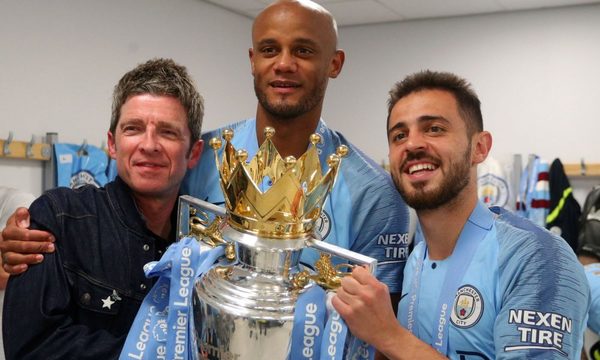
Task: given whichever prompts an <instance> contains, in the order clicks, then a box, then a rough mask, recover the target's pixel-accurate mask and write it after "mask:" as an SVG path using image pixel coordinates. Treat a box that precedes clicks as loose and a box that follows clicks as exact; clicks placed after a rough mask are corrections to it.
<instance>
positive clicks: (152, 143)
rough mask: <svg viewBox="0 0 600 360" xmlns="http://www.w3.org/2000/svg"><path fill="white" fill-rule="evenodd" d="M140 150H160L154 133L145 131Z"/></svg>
mask: <svg viewBox="0 0 600 360" xmlns="http://www.w3.org/2000/svg"><path fill="white" fill-rule="evenodd" d="M140 148H141V149H142V150H143V151H146V152H157V151H158V150H159V149H160V146H159V142H158V136H157V134H156V132H155V131H153V130H147V131H146V132H145V133H144V136H143V138H142V142H141V144H140Z"/></svg>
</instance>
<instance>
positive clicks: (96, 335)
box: [3, 178, 175, 360]
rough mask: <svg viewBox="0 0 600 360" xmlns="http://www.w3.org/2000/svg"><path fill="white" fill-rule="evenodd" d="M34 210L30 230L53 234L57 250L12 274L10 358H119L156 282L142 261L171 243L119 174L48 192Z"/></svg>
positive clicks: (7, 307) (7, 313) (6, 327)
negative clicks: (152, 226) (147, 219)
mask: <svg viewBox="0 0 600 360" xmlns="http://www.w3.org/2000/svg"><path fill="white" fill-rule="evenodd" d="M29 209H30V213H31V224H32V226H31V227H32V228H36V229H43V230H48V231H50V232H51V233H52V234H54V236H55V237H56V251H55V252H54V253H52V254H47V255H45V257H44V261H43V262H42V263H41V264H39V265H34V266H31V267H30V268H29V270H28V271H27V272H25V273H24V274H22V275H19V276H11V277H10V281H9V283H8V288H7V291H6V298H5V300H4V312H3V331H4V348H5V352H6V358H7V359H9V360H10V359H112V358H115V359H116V358H118V356H119V353H120V352H121V348H122V347H123V344H124V342H125V338H126V336H127V332H128V331H129V328H130V327H131V324H132V323H133V320H134V318H135V315H136V313H137V311H138V308H139V307H140V304H141V302H142V300H143V299H144V296H145V295H146V293H147V292H148V291H149V290H150V288H151V287H152V284H153V279H147V278H146V277H145V276H144V272H143V266H144V264H146V263H147V262H149V261H153V260H157V259H159V258H160V256H161V255H162V253H163V252H164V250H165V249H166V246H167V245H168V243H169V242H168V241H166V240H164V239H162V238H160V237H158V236H156V235H154V234H153V233H152V232H151V231H150V230H148V228H147V227H146V225H145V223H144V220H143V217H142V215H141V214H140V212H139V211H138V209H137V207H136V205H135V202H134V200H133V196H132V194H131V190H130V189H129V187H128V186H127V185H126V184H125V183H124V182H123V181H122V180H121V179H120V178H117V179H116V180H115V181H114V182H111V183H109V184H107V185H106V187H105V188H100V189H98V188H95V187H93V186H86V187H83V188H80V189H77V190H71V189H67V188H58V189H53V190H50V191H48V192H46V193H45V194H44V195H42V196H41V197H40V198H39V199H37V200H36V201H35V202H34V203H33V204H32V205H31V207H30V208H29ZM174 213H175V212H174ZM172 220H173V217H172ZM173 229H174V227H173ZM171 240H172V239H171Z"/></svg>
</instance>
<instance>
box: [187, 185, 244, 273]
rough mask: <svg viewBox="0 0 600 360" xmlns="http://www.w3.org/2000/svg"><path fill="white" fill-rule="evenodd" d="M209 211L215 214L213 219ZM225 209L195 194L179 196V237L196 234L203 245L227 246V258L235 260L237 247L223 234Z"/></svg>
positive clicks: (212, 246)
mask: <svg viewBox="0 0 600 360" xmlns="http://www.w3.org/2000/svg"><path fill="white" fill-rule="evenodd" d="M192 205H193V206H192ZM208 212H210V213H212V214H214V215H215V218H214V220H212V221H211V219H210V216H209V215H208ZM225 214H226V213H225V209H224V208H222V207H220V206H217V205H214V204H211V203H209V202H207V201H203V200H200V199H197V198H195V197H193V196H189V195H182V196H180V197H179V216H178V219H177V221H178V224H177V228H178V231H179V238H182V237H184V236H188V235H191V236H194V237H195V238H196V239H197V240H198V241H200V242H201V243H202V244H203V245H205V246H208V247H210V248H214V247H217V246H222V245H223V246H225V257H226V258H227V260H230V261H232V260H235V247H234V246H233V244H232V243H230V242H228V241H225V240H224V239H223V235H222V234H221V230H220V227H221V224H222V222H223V217H225Z"/></svg>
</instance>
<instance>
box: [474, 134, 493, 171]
mask: <svg viewBox="0 0 600 360" xmlns="http://www.w3.org/2000/svg"><path fill="white" fill-rule="evenodd" d="M473 137H474V139H473V149H472V152H473V164H475V165H477V164H481V163H482V162H483V161H484V160H485V159H486V158H487V157H488V154H489V153H490V150H491V149H492V134H490V133H489V131H482V132H480V133H477V134H475V135H473Z"/></svg>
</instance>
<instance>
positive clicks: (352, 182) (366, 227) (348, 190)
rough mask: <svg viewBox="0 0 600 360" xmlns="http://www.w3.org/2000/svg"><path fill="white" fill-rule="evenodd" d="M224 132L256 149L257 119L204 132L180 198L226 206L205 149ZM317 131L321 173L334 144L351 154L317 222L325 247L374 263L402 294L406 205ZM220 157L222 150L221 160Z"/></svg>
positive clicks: (329, 133) (323, 130)
mask: <svg viewBox="0 0 600 360" xmlns="http://www.w3.org/2000/svg"><path fill="white" fill-rule="evenodd" d="M224 129H233V131H234V137H233V140H232V144H233V146H234V147H235V148H236V149H246V150H247V151H248V158H249V159H250V158H251V157H253V156H254V155H255V154H256V152H257V151H258V146H259V144H258V142H257V137H256V134H257V129H256V120H255V119H247V120H243V121H241V122H238V123H235V124H232V125H229V126H225V127H223V128H221V129H217V130H214V131H211V132H209V133H206V134H204V135H203V136H202V139H203V140H204V143H205V147H204V152H203V153H202V158H201V160H200V163H199V165H198V166H196V167H195V168H194V169H192V170H190V171H188V174H187V176H186V178H185V180H184V182H183V185H182V192H183V193H184V194H190V195H192V196H194V197H197V198H199V199H202V200H205V201H208V202H211V203H213V204H217V205H223V204H224V200H223V194H222V191H221V188H220V186H219V179H218V171H217V168H216V165H215V155H214V151H213V149H212V148H211V147H210V146H209V145H208V142H209V140H210V139H211V138H213V137H219V138H221V133H222V131H223V130H224ZM259 131H262V129H259ZM316 132H317V133H318V134H320V135H321V137H322V141H321V143H320V144H318V145H317V149H318V152H319V160H320V162H321V166H322V169H323V171H325V170H326V169H327V168H328V167H327V157H328V156H329V155H330V154H332V153H334V152H335V150H336V148H337V147H338V146H340V145H342V144H343V145H346V146H348V148H349V150H350V151H349V153H348V155H347V156H346V157H344V158H343V159H342V165H341V167H340V170H339V173H338V177H337V180H336V182H335V185H334V187H333V190H332V192H331V194H330V195H329V197H328V198H327V200H326V202H325V206H324V209H323V210H324V211H322V212H321V218H320V219H319V221H318V222H317V226H316V227H317V231H318V232H319V234H320V235H321V237H322V238H323V240H325V241H326V242H328V243H331V244H335V245H338V246H341V247H343V248H346V249H350V250H352V251H355V252H358V253H361V254H364V255H367V256H371V257H373V258H375V259H377V261H378V277H379V279H380V280H381V281H383V282H385V283H386V284H387V285H388V286H389V288H390V291H391V292H400V291H401V288H402V273H403V270H404V265H405V263H406V259H407V258H408V249H409V243H410V240H411V239H410V236H409V209H408V206H407V205H406V204H405V203H404V201H403V200H402V198H401V197H400V195H399V194H398V192H397V191H396V189H395V187H394V185H393V183H392V181H391V179H390V177H389V174H388V173H387V172H385V171H384V170H383V169H382V168H381V167H380V166H379V165H377V164H376V163H375V162H374V161H372V160H371V159H369V158H368V157H367V156H366V155H365V154H363V153H362V152H361V151H360V150H358V149H357V148H356V147H355V146H354V145H352V144H350V143H349V142H348V141H347V140H346V139H345V138H344V137H343V136H342V135H341V134H339V133H337V132H335V131H333V130H331V129H329V128H328V127H327V126H326V125H325V123H324V122H323V121H322V120H321V121H319V124H318V125H317V129H316ZM221 155H222V151H220V152H219V158H220V157H221ZM311 250H312V249H311ZM311 250H304V252H303V254H302V259H301V261H302V263H304V264H308V265H311V264H314V262H315V261H316V259H317V256H318V254H317V253H316V251H311ZM338 262H339V261H338Z"/></svg>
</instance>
